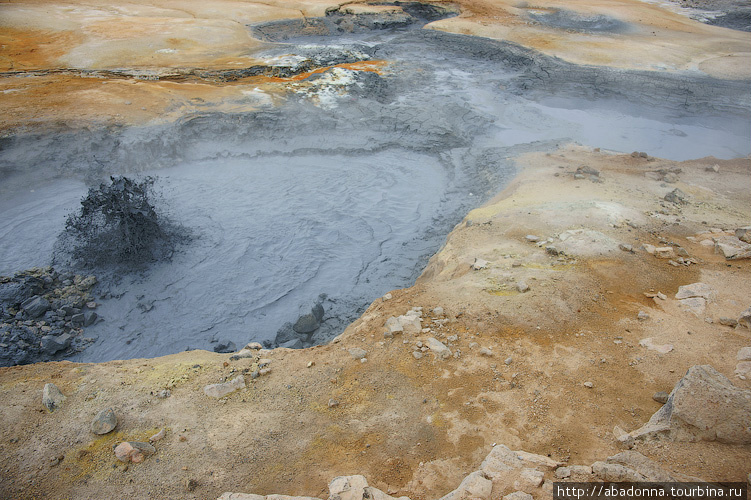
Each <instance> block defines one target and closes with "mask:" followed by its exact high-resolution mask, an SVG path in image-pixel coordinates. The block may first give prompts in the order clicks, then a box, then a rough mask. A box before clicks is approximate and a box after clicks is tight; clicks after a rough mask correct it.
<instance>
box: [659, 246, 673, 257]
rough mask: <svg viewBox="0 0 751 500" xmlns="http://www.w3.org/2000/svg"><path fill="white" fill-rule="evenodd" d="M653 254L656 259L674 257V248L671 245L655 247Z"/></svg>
mask: <svg viewBox="0 0 751 500" xmlns="http://www.w3.org/2000/svg"><path fill="white" fill-rule="evenodd" d="M654 256H655V257H657V258H658V259H675V250H674V249H673V247H657V248H655V253H654Z"/></svg>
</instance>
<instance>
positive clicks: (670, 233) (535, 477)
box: [0, 0, 751, 500]
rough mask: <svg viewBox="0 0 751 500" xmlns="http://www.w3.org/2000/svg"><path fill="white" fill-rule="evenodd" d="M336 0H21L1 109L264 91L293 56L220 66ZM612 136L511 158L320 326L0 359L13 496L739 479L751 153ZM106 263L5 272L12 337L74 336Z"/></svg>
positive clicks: (9, 41) (618, 5) (530, 11)
mask: <svg viewBox="0 0 751 500" xmlns="http://www.w3.org/2000/svg"><path fill="white" fill-rule="evenodd" d="M456 4H457V5H458V7H457V8H458V9H459V11H460V15H458V16H455V17H451V18H449V19H444V20H441V21H437V22H434V23H431V24H430V25H429V28H432V29H439V30H446V31H452V32H458V33H466V34H474V35H481V36H486V37H490V38H497V39H506V40H510V41H513V42H516V43H519V44H521V45H523V46H526V47H529V48H533V49H536V50H540V51H542V52H544V53H546V54H548V55H553V56H557V57H559V58H561V59H564V60H567V61H570V62H575V63H582V64H588V65H605V66H613V67H619V68H638V69H647V70H649V69H660V70H667V71H679V72H687V73H682V74H690V75H695V76H696V77H697V78H700V77H701V78H704V77H706V76H707V75H709V76H712V77H716V78H724V79H741V80H743V79H747V78H749V76H751V74H749V68H751V64H748V63H749V59H751V44H749V38H748V34H746V33H743V32H741V31H731V30H728V29H724V28H721V27H716V26H710V25H706V24H699V23H696V22H695V21H692V20H691V19H690V18H689V17H687V16H684V15H682V14H677V13H675V12H671V11H668V10H666V9H664V8H662V7H660V6H658V5H655V4H650V3H637V2H631V1H622V2H607V3H606V2H587V1H580V2H576V3H575V4H574V3H572V2H553V1H551V2H546V5H545V6H544V7H539V6H536V5H532V4H528V3H526V2H517V1H515V0H514V1H513V2H511V1H508V2H506V1H500V2H484V1H481V0H471V1H470V0H467V1H462V2H457V3H456ZM330 7H332V5H330V4H327V3H325V2H321V1H311V2H304V3H300V4H294V5H292V4H289V3H287V2H285V3H282V2H276V3H275V2H269V3H264V4H247V3H239V2H232V1H226V2H211V3H206V2H203V3H200V2H180V4H179V5H178V4H174V3H170V2H160V3H159V4H158V5H156V4H152V3H149V2H141V3H137V4H136V3H132V4H127V5H123V6H118V7H113V6H112V5H110V4H107V3H105V2H89V3H86V4H83V3H65V4H63V3H47V2H25V3H21V2H14V3H7V4H3V6H2V15H1V16H0V25H2V26H3V32H2V34H0V38H2V45H3V52H2V64H3V65H4V68H3V70H4V73H3V74H2V78H0V90H2V92H3V94H2V99H3V101H2V103H3V109H4V113H3V116H2V117H0V127H1V128H2V130H3V134H4V135H6V136H12V135H13V134H19V133H23V132H24V131H35V130H40V129H43V128H46V127H53V128H54V127H66V128H72V129H75V128H77V127H91V128H97V127H118V126H122V125H130V124H141V123H151V122H155V121H161V120H178V119H180V118H181V117H183V116H185V115H186V114H187V113H192V112H201V111H202V110H210V111H231V112H243V111H247V110H252V109H255V107H256V105H257V104H258V103H257V102H255V101H253V100H252V99H246V98H242V96H244V95H245V94H243V91H252V90H253V89H256V88H258V87H259V86H260V87H261V88H263V89H264V91H265V92H267V93H268V94H270V95H272V96H273V95H274V92H282V91H283V90H284V88H285V86H287V85H289V84H290V82H292V81H296V79H298V80H299V79H300V78H301V77H298V76H296V75H283V78H280V77H279V76H278V75H275V74H273V71H272V70H268V71H269V72H268V74H267V73H263V74H256V75H251V76H247V77H246V76H243V77H242V78H239V79H237V80H232V81H228V80H227V78H226V75H227V74H228V73H227V71H228V70H231V69H240V70H243V69H247V68H252V67H257V66H258V65H260V66H264V67H271V66H273V64H275V63H273V62H269V61H262V60H258V59H256V58H254V56H253V49H255V48H258V47H259V46H261V45H262V44H263V42H261V41H260V40H258V39H256V38H254V37H252V36H251V35H250V31H249V30H247V29H246V25H250V24H255V23H260V22H266V21H272V20H278V19H290V18H292V19H300V20H302V22H307V18H308V17H317V16H324V15H325V13H326V9H328V8H330ZM353 8H355V9H357V8H361V9H365V11H366V13H367V12H370V10H372V9H376V10H378V9H380V8H381V7H365V6H363V7H353ZM560 8H565V9H569V10H572V9H573V10H574V13H573V14H571V13H570V12H568V11H567V12H568V13H566V12H564V14H560V13H559V12H560V11H559V10H556V9H560ZM51 12H52V15H51V14H50V13H51ZM400 15H401V14H399V13H398V12H393V11H389V16H396V17H398V16H400ZM337 64H338V63H337ZM342 64H349V63H342ZM123 68H127V70H125V71H124V70H123ZM186 68H187V70H186ZM196 68H198V69H201V70H202V71H203V70H205V71H207V72H200V71H199V72H197V71H195V69H196ZM307 69H308V70H311V71H315V70H314V69H311V68H307ZM264 71H265V70H264ZM217 72H218V73H217ZM300 74H301V75H309V71H308V72H305V71H303V72H302V73H300ZM217 75H220V76H221V75H224V76H223V77H222V78H218V77H217ZM241 76H242V75H241ZM595 147H596V145H592V147H584V146H578V145H568V146H562V147H561V148H560V149H559V150H557V151H555V152H552V153H530V154H525V155H522V156H520V157H518V158H516V159H515V161H516V163H517V165H518V167H519V169H520V174H519V175H518V176H517V178H516V179H515V180H514V181H513V182H512V183H511V185H510V186H509V187H508V188H507V189H505V190H504V191H503V192H502V193H500V194H499V195H498V196H497V197H496V198H495V199H493V200H492V201H491V202H489V203H487V204H486V205H484V206H483V207H479V208H477V209H476V210H473V211H472V212H470V213H469V214H467V217H466V218H465V220H464V221H463V222H462V223H461V224H460V225H458V226H457V227H456V228H455V229H454V231H453V232H452V233H451V234H450V235H449V237H448V238H447V241H446V244H445V246H444V247H443V248H442V249H441V251H440V252H438V253H437V254H436V255H435V256H434V257H433V258H432V259H431V260H430V263H429V264H428V266H427V268H426V269H425V271H424V273H423V274H422V276H421V277H420V279H419V280H418V281H417V283H416V284H415V286H413V287H411V288H408V289H405V290H394V291H392V292H391V293H389V294H387V295H386V296H384V297H383V298H382V299H378V300H376V301H374V302H373V304H372V305H371V306H370V307H369V308H368V310H367V311H366V312H365V314H363V316H362V317H361V318H360V319H359V320H357V321H356V322H354V323H353V324H352V325H350V327H349V328H347V330H346V331H345V332H344V333H343V334H342V335H341V336H340V337H338V338H337V339H336V340H335V341H333V342H332V343H330V344H328V345H324V346H317V347H313V348H309V349H296V350H293V349H285V348H280V349H274V350H265V349H262V348H261V346H259V345H250V346H248V347H247V348H245V349H242V350H241V351H239V352H237V353H227V354H218V353H210V352H206V351H191V352H183V353H180V354H175V355H171V356H166V357H161V358H155V359H132V360H126V361H113V362H108V363H101V364H74V363H70V362H65V361H63V362H49V363H38V364H34V365H26V366H14V367H6V368H0V398H2V401H3V405H0V418H1V419H2V421H3V426H2V428H1V429H0V441H1V442H2V447H3V450H4V451H5V453H3V454H2V456H1V457H0V493H1V495H0V496H2V497H4V498H39V497H45V498H106V497H108V496H110V497H116V498H121V497H124V496H126V495H127V496H129V497H133V498H220V497H221V498H225V499H230V498H235V499H242V498H249V499H254V500H257V499H258V498H259V497H257V496H252V495H251V494H255V495H272V496H271V497H268V498H280V497H278V496H273V495H274V494H283V495H307V496H309V497H316V498H327V497H328V496H329V495H331V497H332V498H340V499H349V498H357V499H358V500H360V499H362V498H388V496H386V495H390V496H394V497H398V496H407V497H409V498H411V499H413V500H416V499H433V498H440V497H442V496H443V495H447V494H449V493H451V492H453V496H449V497H448V498H485V499H487V498H502V497H505V496H506V495H510V494H513V495H514V496H512V497H510V498H509V500H524V499H529V497H528V496H524V495H531V496H532V498H534V499H536V500H538V499H543V498H550V497H551V495H552V493H551V482H552V481H553V480H557V479H569V480H573V479H577V480H619V479H627V480H634V479H642V480H644V479H650V480H659V481H664V480H669V479H681V480H684V479H688V478H701V479H704V480H713V481H749V480H750V479H751V478H749V474H750V473H751V468H750V467H749V464H750V463H751V435H750V434H749V427H748V422H749V421H751V355H750V354H749V347H751V324H750V321H751V319H749V314H750V312H749V307H750V306H751V303H749V297H751V280H749V274H750V271H751V267H750V266H751V264H750V263H749V262H750V261H749V251H750V249H751V245H750V244H749V236H748V228H749V225H750V224H751V208H750V207H751V204H750V203H749V196H748V182H749V176H750V175H751V161H750V160H749V159H747V158H742V159H735V160H717V159H714V158H703V159H698V160H693V161H687V162H681V163H678V162H672V161H667V160H663V159H659V158H653V157H651V156H649V155H648V154H646V153H638V152H636V153H634V154H620V153H614V152H610V151H604V150H602V151H601V150H598V149H595ZM91 285H93V282H92V281H91V279H90V278H87V277H81V276H79V277H76V276H64V275H59V274H56V273H55V272H54V271H52V270H33V271H30V272H26V273H21V274H18V275H16V276H14V277H10V278H7V279H3V281H2V283H0V293H2V294H3V297H4V299H3V300H4V301H5V299H7V301H5V303H8V304H10V306H7V307H4V309H3V312H2V314H3V318H2V321H3V324H2V326H1V327H0V331H1V332H2V336H3V337H2V340H1V341H2V342H3V344H5V345H7V346H11V345H13V346H22V344H21V342H24V343H25V344H27V346H26V347H27V350H28V349H33V350H36V351H39V350H48V351H49V352H48V354H49V355H50V356H52V355H58V354H57V353H58V351H55V352H51V351H52V350H53V349H56V345H57V344H54V343H53V342H52V340H47V341H45V340H44V339H45V338H48V339H49V337H53V338H55V339H57V340H56V341H55V342H57V341H58V340H60V337H64V339H63V342H62V344H63V345H65V344H66V339H68V340H71V341H72V337H73V336H79V337H81V338H82V335H85V332H83V333H82V332H80V331H79V329H80V328H82V325H84V324H85V323H86V322H87V321H91V318H95V317H94V316H93V314H94V310H95V304H94V303H90V302H91V301H90V297H89V296H88V295H87V294H88V293H89V291H90V289H91ZM311 314H313V312H312V313H311ZM81 315H83V317H81ZM81 320H83V321H81ZM76 345H77V344H76V343H75V342H72V343H71V344H68V345H66V346H65V348H63V349H61V350H59V352H62V353H64V349H69V348H75V346H76ZM37 346H38V347H37ZM36 351H35V352H36ZM3 352H4V356H6V358H7V357H8V356H10V357H11V358H12V359H11V361H10V362H9V364H10V363H12V362H15V361H17V360H16V358H14V356H16V357H18V356H23V355H24V354H23V353H24V352H26V351H23V349H15V350H8V349H7V348H6V350H5V351H3ZM32 354H33V353H32ZM9 359H10V358H9ZM686 388H689V389H690V390H686ZM660 393H662V394H660ZM109 409H111V410H112V411H111V412H109V411H107V410H109ZM113 426H114V427H113ZM335 478H336V479H335ZM227 492H238V493H227ZM517 492H521V493H517ZM337 495H338V497H337Z"/></svg>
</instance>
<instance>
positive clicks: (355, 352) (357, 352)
mask: <svg viewBox="0 0 751 500" xmlns="http://www.w3.org/2000/svg"><path fill="white" fill-rule="evenodd" d="M349 354H350V356H352V357H353V358H355V359H363V358H364V357H365V356H367V355H368V351H366V350H365V349H362V348H361V347H353V348H352V349H349Z"/></svg>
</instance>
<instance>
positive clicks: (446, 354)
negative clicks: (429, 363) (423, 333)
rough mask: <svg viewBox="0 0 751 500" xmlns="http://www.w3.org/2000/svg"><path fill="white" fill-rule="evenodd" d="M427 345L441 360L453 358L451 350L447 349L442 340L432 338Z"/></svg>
mask: <svg viewBox="0 0 751 500" xmlns="http://www.w3.org/2000/svg"><path fill="white" fill-rule="evenodd" d="M426 343H427V346H428V348H429V349H430V350H431V351H433V352H434V353H435V355H436V356H437V357H439V358H440V359H448V358H450V357H451V354H452V353H451V349H449V348H448V347H446V346H445V345H444V344H443V342H441V341H440V340H437V339H435V338H433V337H430V338H428V340H427V341H426Z"/></svg>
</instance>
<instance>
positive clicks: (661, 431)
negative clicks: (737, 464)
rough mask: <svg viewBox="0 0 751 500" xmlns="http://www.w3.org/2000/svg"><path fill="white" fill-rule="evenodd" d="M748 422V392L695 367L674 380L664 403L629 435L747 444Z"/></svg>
mask: <svg viewBox="0 0 751 500" xmlns="http://www.w3.org/2000/svg"><path fill="white" fill-rule="evenodd" d="M749 422H751V391H749V390H743V389H739V388H737V387H735V386H734V385H733V384H732V383H731V382H730V381H729V380H728V379H727V378H726V377H725V376H724V375H722V374H721V373H719V372H718V371H717V370H715V369H714V368H712V367H711V366H709V365H696V366H692V367H691V368H689V369H688V372H687V373H686V375H685V376H684V377H683V378H682V379H681V380H679V381H678V383H677V384H676V386H675V388H674V389H673V391H672V392H671V393H670V396H669V398H668V401H667V403H665V405H664V406H663V407H662V408H660V409H659V410H658V411H657V412H656V413H655V414H654V415H652V418H650V419H649V422H647V424H645V425H644V426H643V427H641V428H640V429H638V430H636V431H633V432H632V433H631V435H633V436H634V437H635V438H637V439H640V438H641V439H645V438H650V437H667V438H669V439H671V440H674V441H699V440H706V441H719V442H722V443H729V444H749V443H751V426H749V425H748V423H749Z"/></svg>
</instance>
